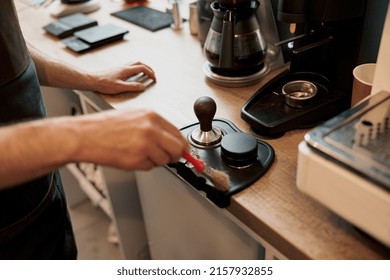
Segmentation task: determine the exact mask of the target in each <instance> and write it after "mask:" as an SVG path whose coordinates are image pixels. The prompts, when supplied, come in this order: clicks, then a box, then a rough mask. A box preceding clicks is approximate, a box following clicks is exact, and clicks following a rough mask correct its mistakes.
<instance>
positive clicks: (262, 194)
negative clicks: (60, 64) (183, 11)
mask: <svg viewBox="0 0 390 280" xmlns="http://www.w3.org/2000/svg"><path fill="white" fill-rule="evenodd" d="M19 1H21V0H19ZM101 2H102V8H101V9H100V10H98V11H96V12H94V13H92V14H90V16H91V17H93V18H95V19H97V20H98V22H99V24H104V23H114V24H116V25H119V26H122V27H124V28H127V29H128V30H129V31H130V33H129V34H128V36H126V37H125V40H124V41H121V42H117V43H113V44H111V45H109V46H106V47H103V48H99V49H96V50H94V51H91V52H88V53H85V54H82V55H77V54H74V53H72V52H71V51H68V50H67V49H66V48H65V46H64V45H63V43H62V42H61V41H60V40H58V39H55V38H53V37H51V36H49V35H47V34H45V32H44V30H43V29H42V27H43V26H44V25H46V24H48V23H49V22H52V21H54V20H55V19H54V18H52V17H50V16H49V13H48V10H47V9H44V8H39V9H34V8H31V7H28V6H26V5H25V4H23V1H21V2H20V3H17V10H18V12H19V19H20V22H21V27H22V30H23V33H24V35H25V37H26V41H27V42H28V43H29V44H31V45H32V46H34V47H36V48H38V49H40V50H42V51H43V52H44V53H45V54H47V55H48V56H53V57H56V58H60V59H62V60H64V61H66V62H68V63H69V64H71V65H75V66H77V67H79V68H81V69H85V70H93V71H95V70H96V71H99V70H103V69H107V68H110V67H115V66H119V65H122V64H124V63H126V62H131V61H142V62H145V63H147V64H148V65H150V66H151V67H152V68H153V69H154V70H155V71H156V74H157V83H156V84H154V85H152V86H151V87H149V88H148V89H147V90H146V91H145V92H144V93H140V94H132V93H124V94H120V95H117V96H107V95H101V94H94V93H85V94H87V95H90V96H94V98H99V99H101V101H103V102H104V103H106V104H109V105H110V106H112V107H113V108H115V109H120V108H122V107H147V108H151V109H154V110H156V111H157V112H158V113H160V114H161V115H163V116H164V117H166V118H167V119H168V120H170V121H171V122H173V123H174V124H175V125H177V126H178V127H184V126H186V125H188V124H191V123H194V122H197V119H196V117H195V114H194V113H193V103H194V101H195V100H196V99H197V98H198V97H200V96H204V95H207V96H210V97H212V98H213V99H214V100H215V101H216V103H217V113H216V117H217V118H225V119H228V120H230V121H232V122H233V123H235V124H236V125H237V126H238V127H239V128H240V129H241V130H242V131H244V132H249V131H250V128H249V126H248V124H247V123H246V122H244V121H243V120H242V119H241V118H240V110H241V107H242V106H243V105H244V104H245V103H246V102H247V100H248V99H249V98H250V97H251V96H252V95H253V94H254V93H255V91H256V90H257V89H258V88H260V86H261V85H263V84H264V83H265V82H267V81H268V80H269V79H270V77H271V76H272V75H269V76H267V77H265V78H264V79H263V80H261V81H260V82H259V83H257V84H255V85H252V86H247V87H243V88H226V87H221V86H218V85H215V84H213V83H210V82H209V81H207V80H206V79H205V76H204V74H203V72H202V66H203V64H204V62H205V59H204V57H203V54H202V49H201V46H200V43H199V41H198V39H197V38H196V37H194V36H192V35H190V32H189V26H188V22H186V23H184V25H183V29H182V30H180V31H173V30H172V29H170V28H166V29H163V30H160V31H157V32H149V31H147V30H145V29H142V28H140V27H137V26H136V25H133V24H130V23H127V22H125V21H123V20H120V19H118V18H115V17H113V16H111V15H110V13H111V12H116V11H119V10H122V9H125V8H128V7H129V6H128V5H126V4H122V3H121V2H116V1H110V0H102V1H101ZM149 3H150V4H149V6H151V7H153V8H156V9H161V10H164V9H165V5H166V1H157V0H153V1H151V0H150V1H149ZM305 132H306V131H304V130H296V131H291V132H288V133H286V134H285V135H284V136H283V137H281V138H279V139H273V140H267V139H266V140H265V141H267V142H268V143H270V144H271V145H272V146H273V148H274V149H275V153H276V160H275V162H274V164H273V165H272V167H271V169H270V170H269V171H268V172H267V173H266V174H265V175H264V176H263V177H262V178H261V179H260V180H258V181H257V182H256V183H255V184H253V185H252V186H251V187H249V188H247V189H245V190H243V191H241V192H240V193H238V194H236V195H234V196H233V197H232V203H231V205H230V206H229V207H228V208H227V209H228V211H230V212H231V213H232V214H233V215H234V216H235V217H237V218H238V219H239V220H240V221H242V222H243V223H244V224H245V225H246V226H248V227H249V228H250V229H252V230H253V231H254V232H255V233H257V234H258V235H259V236H261V237H262V238H263V239H264V240H266V241H267V242H268V243H269V244H270V245H272V246H274V247H275V248H277V249H278V250H279V251H280V252H281V253H282V254H284V255H285V256H286V257H287V258H291V259H389V258H390V249H388V248H386V247H385V246H383V245H381V244H380V243H378V242H377V241H375V240H373V239H372V238H370V237H368V236H366V235H365V234H364V233H362V232H360V231H359V230H357V229H356V228H355V227H353V226H352V225H351V224H349V223H348V222H346V221H344V220H343V219H342V218H340V217H338V216H337V215H335V214H334V213H332V212H331V211H329V210H328V209H326V208H325V207H323V206H322V205H320V204H319V203H317V202H316V201H314V200H313V199H311V198H310V197H308V196H306V195H305V194H303V193H301V192H300V191H299V190H298V189H297V187H296V185H295V179H296V168H297V164H296V163H297V147H298V144H299V143H300V142H301V141H302V139H303V135H304V134H305Z"/></svg>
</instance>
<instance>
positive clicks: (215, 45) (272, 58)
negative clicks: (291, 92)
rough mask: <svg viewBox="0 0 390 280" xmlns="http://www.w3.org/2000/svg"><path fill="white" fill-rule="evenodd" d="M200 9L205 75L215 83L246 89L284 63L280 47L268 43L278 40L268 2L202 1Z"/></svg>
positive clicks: (265, 0)
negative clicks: (279, 50)
mask: <svg viewBox="0 0 390 280" xmlns="http://www.w3.org/2000/svg"><path fill="white" fill-rule="evenodd" d="M198 9H199V29H200V30H199V39H200V41H201V43H202V45H203V50H204V54H205V57H206V60H207V62H206V63H205V64H204V67H203V72H204V73H205V75H206V77H207V78H209V80H211V81H212V82H215V83H217V84H220V85H223V86H229V87H237V86H245V85H248V84H251V83H255V82H257V81H258V80H259V79H260V78H262V77H263V76H265V75H266V74H267V73H268V72H269V71H270V69H271V68H273V66H275V65H276V64H277V63H276V62H278V66H281V65H282V64H283V60H282V58H281V53H280V52H278V51H277V50H278V49H279V48H277V47H274V46H270V45H269V42H268V41H267V40H266V39H269V38H270V37H272V39H273V40H274V41H276V40H275V36H276V37H277V30H276V26H275V24H274V17H273V11H272V7H271V5H270V1H269V0H260V1H257V0H216V1H214V2H211V1H207V0H203V1H198ZM260 14H261V16H259V15H260ZM263 33H265V35H263ZM206 34H207V37H206ZM278 58H279V59H278Z"/></svg>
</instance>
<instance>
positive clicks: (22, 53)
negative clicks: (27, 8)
mask: <svg viewBox="0 0 390 280" xmlns="http://www.w3.org/2000/svg"><path fill="white" fill-rule="evenodd" d="M44 117H46V110H45V107H44V104H43V99H42V94H41V91H40V87H39V84H38V78H37V74H36V70H35V66H34V63H33V61H32V60H31V59H30V56H29V53H28V50H27V47H26V44H25V41H24V39H23V37H22V33H21V30H20V27H19V23H18V20H17V16H16V12H15V7H14V4H13V1H12V0H1V1H0V127H1V126H4V125H8V124H12V123H17V122H21V121H28V120H33V119H38V118H44ZM0 156H1V155H0ZM0 168H1V166H0ZM15 176H17V174H15ZM76 256H77V250H76V245H75V240H74V235H73V230H72V226H71V224H70V220H69V214H68V211H67V205H66V200H65V195H64V191H63V188H62V185H61V180H60V177H59V173H58V172H57V171H56V172H53V173H52V174H48V175H47V176H43V177H41V178H38V179H36V180H33V181H31V182H28V183H25V184H22V185H19V186H16V187H13V188H9V189H6V190H2V191H0V259H75V258H76Z"/></svg>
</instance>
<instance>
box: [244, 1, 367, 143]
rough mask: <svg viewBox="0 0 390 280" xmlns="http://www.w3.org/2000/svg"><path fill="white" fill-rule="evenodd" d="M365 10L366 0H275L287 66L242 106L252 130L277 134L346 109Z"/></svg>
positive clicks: (264, 133) (266, 134) (267, 134)
mask: <svg viewBox="0 0 390 280" xmlns="http://www.w3.org/2000/svg"><path fill="white" fill-rule="evenodd" d="M364 12H365V0H279V4H278V11H277V19H278V20H279V23H278V30H279V31H282V28H281V27H283V24H284V29H285V30H287V32H285V34H284V35H286V34H287V36H288V37H286V36H285V37H284V38H283V36H281V37H282V38H281V39H282V40H281V42H280V43H279V44H277V45H280V46H282V47H283V55H284V58H285V59H286V61H288V62H289V63H290V67H289V70H288V71H287V72H285V73H282V74H281V75H279V76H277V77H276V78H274V79H272V80H271V81H270V82H268V83H267V84H266V85H265V86H263V87H262V88H260V89H259V90H258V91H257V92H256V93H255V94H254V95H253V96H252V97H251V98H250V99H249V101H248V102H247V103H246V104H245V105H244V106H243V107H242V110H241V117H242V118H243V119H244V120H245V121H247V122H248V123H249V124H250V125H251V126H252V128H253V131H254V132H256V133H257V134H259V135H264V136H268V137H277V136H280V135H282V134H283V133H284V132H286V131H288V130H292V129H296V128H308V127H312V126H315V125H317V124H319V123H320V122H323V121H324V120H326V119H329V118H330V117H332V116H334V115H336V114H338V113H340V112H341V111H344V110H345V109H347V108H348V107H349V104H350V98H351V92H352V81H353V77H352V69H353V68H354V66H356V63H357V57H358V52H359V46H360V40H361V33H362V26H363V18H364ZM286 26H287V28H286ZM279 33H280V32H279ZM289 33H290V34H289Z"/></svg>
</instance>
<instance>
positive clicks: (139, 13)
mask: <svg viewBox="0 0 390 280" xmlns="http://www.w3.org/2000/svg"><path fill="white" fill-rule="evenodd" d="M111 15H113V16H115V17H118V18H120V19H123V20H126V21H128V22H131V23H134V24H136V25H138V26H141V27H143V28H146V29H148V30H150V31H157V30H160V29H163V28H166V27H168V26H170V25H171V24H172V22H173V21H172V15H171V14H170V13H164V12H161V11H158V10H155V9H151V8H148V7H145V6H138V7H134V8H129V9H126V10H123V11H119V12H115V13H112V14H111Z"/></svg>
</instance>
